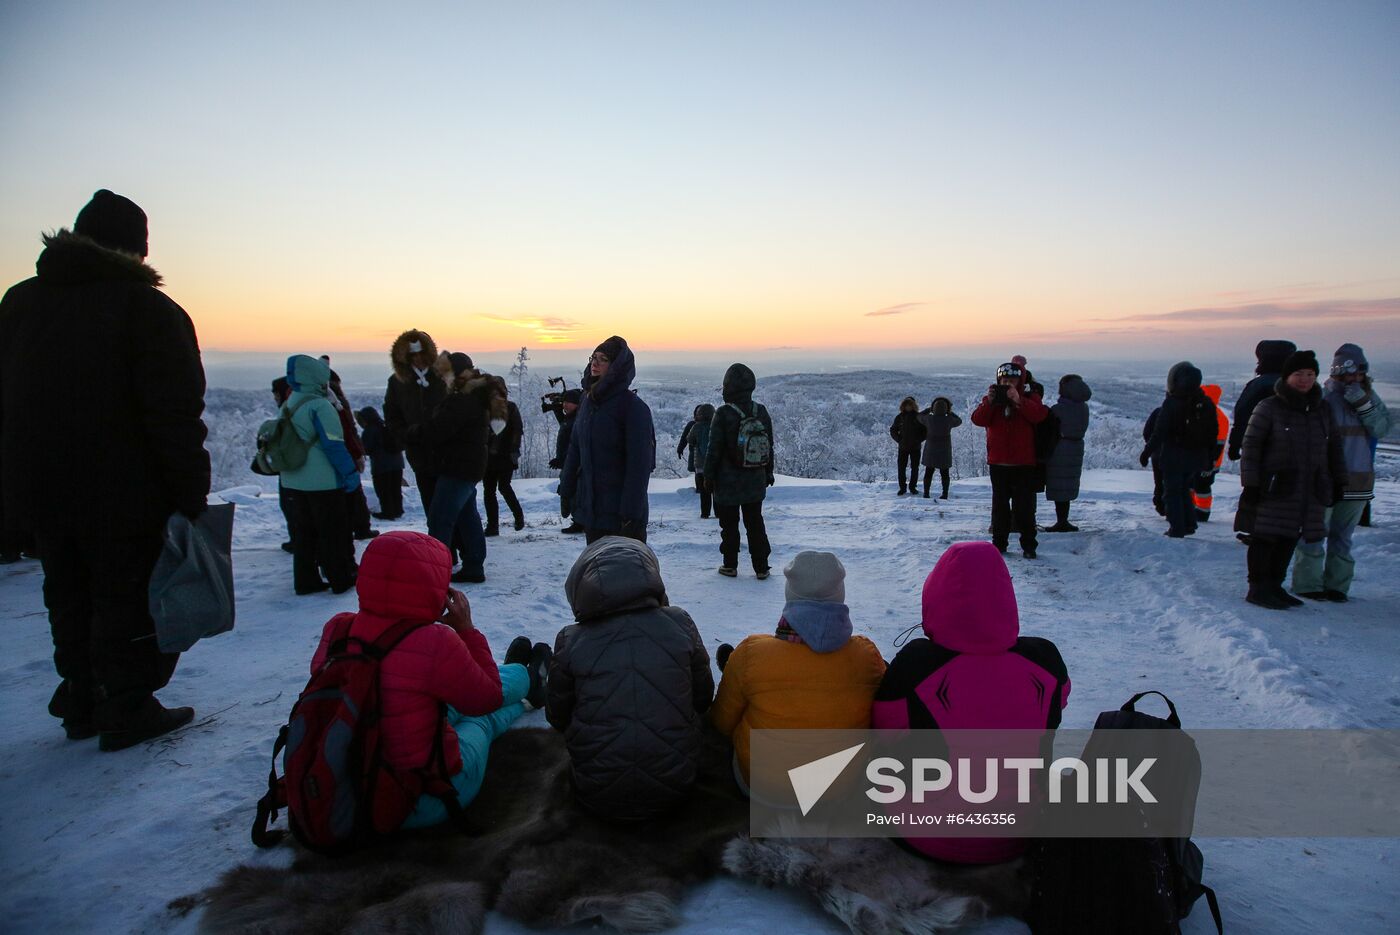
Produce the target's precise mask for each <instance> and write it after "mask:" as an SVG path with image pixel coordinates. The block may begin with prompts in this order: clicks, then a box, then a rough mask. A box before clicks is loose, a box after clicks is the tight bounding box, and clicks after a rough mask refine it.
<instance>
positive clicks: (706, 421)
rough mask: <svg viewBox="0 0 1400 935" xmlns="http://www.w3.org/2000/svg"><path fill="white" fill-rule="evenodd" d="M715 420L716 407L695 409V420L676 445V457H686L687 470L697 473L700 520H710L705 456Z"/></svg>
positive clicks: (705, 405)
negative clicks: (712, 423) (711, 425)
mask: <svg viewBox="0 0 1400 935" xmlns="http://www.w3.org/2000/svg"><path fill="white" fill-rule="evenodd" d="M714 418H715V407H714V406H711V405H710V404H709V403H701V404H700V405H698V406H696V407H695V414H694V418H692V419H691V420H690V421H689V422H687V423H686V424H685V429H684V430H683V431H682V432H681V440H680V443H679V444H677V445H676V457H677V458H679V457H681V456H682V455H686V460H685V469H686V470H687V471H694V472H695V491H696V493H698V494H700V518H701V519H709V518H710V492H709V491H708V490H706V489H705V455H707V454H708V453H709V451H710V423H711V422H713V421H714Z"/></svg>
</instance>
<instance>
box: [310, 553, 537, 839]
mask: <svg viewBox="0 0 1400 935" xmlns="http://www.w3.org/2000/svg"><path fill="white" fill-rule="evenodd" d="M451 576H452V557H451V555H450V554H449V553H448V551H447V546H445V545H443V544H442V543H441V542H438V541H437V540H436V539H434V538H432V537H431V536H426V535H424V534H423V533H420V532H408V531H407V530H396V531H394V532H390V533H385V534H384V535H382V536H379V537H378V538H376V539H375V540H374V541H373V542H371V543H370V544H369V546H368V547H367V548H366V549H365V554H364V556H363V558H362V559H361V561H360V575H359V578H358V579H357V581H356V583H355V590H356V593H357V594H358V595H359V598H360V610H359V613H356V614H337V615H336V616H334V617H332V618H331V619H330V620H329V621H328V622H327V623H326V626H325V629H324V630H323V631H322V633H321V642H320V645H319V646H317V648H316V654H315V655H314V656H313V657H312V659H311V671H312V673H313V674H314V673H315V672H317V671H318V670H319V669H320V668H321V666H322V665H324V664H325V662H326V658H327V656H328V654H329V651H330V647H331V644H332V643H333V642H335V640H336V638H337V635H338V634H339V633H340V631H341V628H342V627H343V626H344V624H345V619H346V618H347V617H350V618H353V620H352V622H351V623H350V628H349V630H348V632H347V633H346V634H345V635H347V636H354V637H358V638H359V639H361V640H365V641H367V642H372V641H374V640H375V639H377V638H378V637H380V636H382V635H383V634H384V632H385V631H386V630H388V629H389V628H390V627H392V626H394V625H395V624H396V623H398V622H399V621H400V620H433V621H436V622H435V623H433V624H431V625H429V626H425V627H421V628H419V629H417V630H414V631H413V632H411V633H409V634H408V636H406V637H404V638H403V641H402V642H400V643H399V644H398V645H396V646H395V647H394V648H393V649H392V650H390V651H389V652H388V653H387V654H386V655H385V656H384V661H383V662H381V663H380V684H381V686H382V687H381V689H380V692H381V694H380V716H381V721H380V730H381V733H382V742H383V754H384V758H385V760H386V761H387V762H388V765H390V766H392V767H395V768H397V769H400V770H404V771H410V772H411V771H414V770H418V769H421V768H423V766H424V765H425V764H428V763H429V762H430V760H432V759H433V753H434V744H435V742H436V741H437V740H438V735H439V734H440V735H441V743H442V753H443V762H444V766H445V768H446V772H447V779H448V781H449V782H450V783H451V784H452V787H453V788H454V789H456V791H457V802H458V803H459V804H460V805H463V806H465V805H466V804H467V803H468V802H470V801H471V800H472V799H474V798H476V794H477V793H478V792H479V791H481V781H482V778H483V777H484V776H485V774H486V759H487V754H488V753H489V751H490V747H491V743H492V742H493V741H494V740H495V739H496V738H497V737H499V736H501V734H503V733H505V731H506V729H507V728H508V727H510V725H511V724H512V723H513V722H514V721H515V719H516V718H518V717H520V715H521V714H523V713H524V710H525V709H524V706H523V705H522V702H526V703H529V704H530V705H531V706H532V707H536V708H538V707H541V706H542V705H543V704H544V693H545V678H546V673H545V670H546V667H547V666H548V663H549V655H550V650H549V647H548V646H547V645H546V644H544V643H536V644H534V646H533V647H531V645H530V640H529V638H528V637H524V636H519V637H516V638H515V640H514V641H513V642H512V643H511V644H510V648H509V649H508V650H507V651H506V656H505V664H504V665H500V666H498V665H496V662H495V660H493V659H492V658H491V646H490V644H488V643H487V642H486V637H485V636H484V635H483V634H482V632H481V631H480V630H478V629H477V628H476V627H475V626H474V625H473V623H472V610H471V604H470V603H468V601H467V597H466V595H465V594H463V593H462V592H460V591H458V590H456V589H454V588H451V587H449V586H448V579H449V578H450V577H451ZM444 706H446V710H445V712H444ZM447 818H448V812H447V806H446V805H445V804H444V803H443V801H442V800H441V799H440V798H438V797H437V796H435V795H430V794H427V793H424V794H423V795H421V796H420V797H419V799H418V804H417V806H416V807H415V808H414V809H413V811H412V812H411V813H409V816H408V818H406V819H405V820H404V823H403V826H402V827H404V828H425V827H428V826H429V825H435V824H440V823H442V822H444V821H446V820H447Z"/></svg>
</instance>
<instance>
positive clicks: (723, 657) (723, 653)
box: [715, 643, 734, 672]
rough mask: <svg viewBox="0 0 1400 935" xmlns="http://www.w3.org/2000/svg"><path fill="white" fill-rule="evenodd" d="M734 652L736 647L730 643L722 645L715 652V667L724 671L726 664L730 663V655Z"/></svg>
mask: <svg viewBox="0 0 1400 935" xmlns="http://www.w3.org/2000/svg"><path fill="white" fill-rule="evenodd" d="M732 652H734V647H733V646H730V645H729V644H728V643H720V644H719V649H716V650H715V665H717V666H719V670H720V671H721V672H723V671H724V666H725V664H726V663H728V662H729V654H730V653H732Z"/></svg>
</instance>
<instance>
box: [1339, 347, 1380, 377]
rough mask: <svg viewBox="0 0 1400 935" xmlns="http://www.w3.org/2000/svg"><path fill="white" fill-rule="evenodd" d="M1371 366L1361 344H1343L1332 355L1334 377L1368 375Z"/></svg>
mask: <svg viewBox="0 0 1400 935" xmlns="http://www.w3.org/2000/svg"><path fill="white" fill-rule="evenodd" d="M1370 369H1371V365H1370V364H1369V363H1367V361H1366V352H1365V351H1363V350H1362V349H1361V345H1359V344H1343V345H1342V346H1341V347H1339V348H1337V353H1335V354H1333V355H1332V376H1334V377H1336V376H1341V375H1342V374H1344V373H1366V372H1367V371H1368V370H1370Z"/></svg>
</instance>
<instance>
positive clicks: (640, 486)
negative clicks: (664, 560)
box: [559, 338, 656, 531]
mask: <svg viewBox="0 0 1400 935" xmlns="http://www.w3.org/2000/svg"><path fill="white" fill-rule="evenodd" d="M617 340H618V341H619V342H620V343H621V350H620V351H619V352H618V353H617V355H616V356H615V357H614V358H613V361H612V363H611V365H610V366H609V367H608V372H607V373H605V374H603V376H602V377H600V378H596V379H595V378H594V376H593V373H592V371H591V370H585V371H584V374H583V380H582V385H583V400H582V402H581V403H580V404H579V408H578V416H577V417H576V418H575V419H574V428H573V432H572V434H571V435H570V437H569V453H568V456H567V457H566V458H565V459H564V469H563V471H561V472H560V475H559V495H560V496H561V497H563V498H565V499H566V500H568V501H569V502H570V503H571V504H572V507H573V516H574V519H575V520H576V521H577V522H579V523H582V524H583V525H584V526H585V527H587V528H589V529H603V530H614V531H618V530H622V529H623V528H624V525H623V524H624V523H625V524H627V528H635V527H641V528H645V527H646V524H647V516H648V514H649V508H648V502H647V484H648V483H650V481H651V472H652V470H653V469H654V468H655V467H656V432H655V430H654V429H653V427H652V423H651V409H650V407H648V406H647V404H646V403H644V402H642V400H641V398H640V397H638V396H637V394H636V393H634V392H633V391H632V389H631V386H632V380H633V379H635V378H636V376H637V361H636V358H635V357H633V356H632V349H631V348H630V347H628V346H627V342H626V341H623V340H622V339H621V338H618V339H617Z"/></svg>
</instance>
